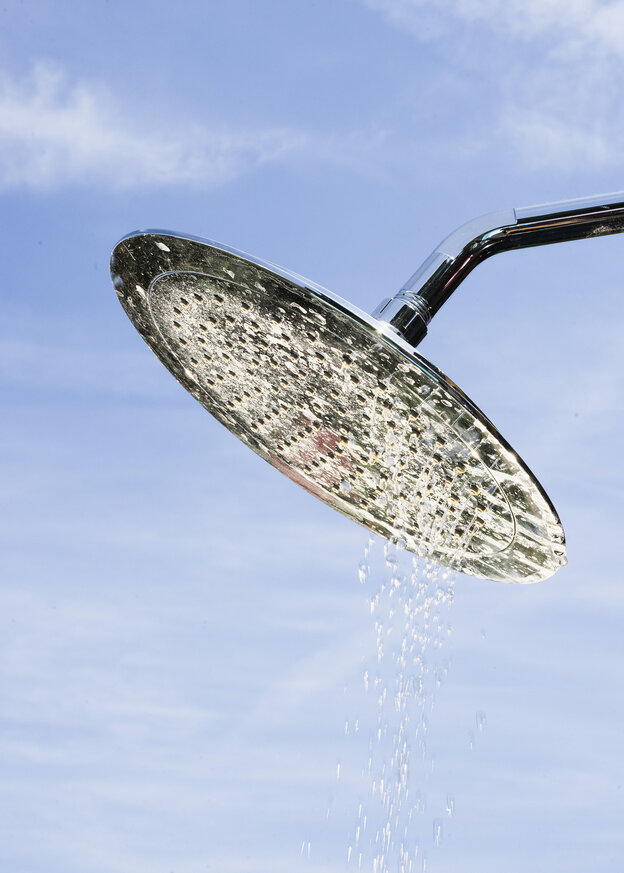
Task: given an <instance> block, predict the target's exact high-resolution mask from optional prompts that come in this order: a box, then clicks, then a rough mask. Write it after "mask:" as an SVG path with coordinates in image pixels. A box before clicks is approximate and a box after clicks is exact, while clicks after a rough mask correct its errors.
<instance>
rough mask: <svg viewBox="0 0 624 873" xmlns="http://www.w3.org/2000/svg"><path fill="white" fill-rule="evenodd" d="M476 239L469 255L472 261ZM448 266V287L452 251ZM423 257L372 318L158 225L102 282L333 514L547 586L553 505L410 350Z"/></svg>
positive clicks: (189, 378) (151, 341) (181, 370)
mask: <svg viewBox="0 0 624 873" xmlns="http://www.w3.org/2000/svg"><path fill="white" fill-rule="evenodd" d="M514 215H517V213H514ZM500 227H503V225H500ZM505 227H506V228H507V230H506V232H507V231H509V227H510V223H509V222H508V225H506V226H505ZM618 229H620V228H618ZM604 232H613V231H604ZM501 233H502V231H501ZM482 235H484V234H483V233H482ZM465 236H466V234H465V233H464V237H465ZM468 236H470V234H468ZM474 238H475V235H474V234H472V237H471V239H470V240H469V241H468V240H465V239H464V241H463V242H464V247H465V246H467V245H468V244H469V243H470V245H472V247H473V251H474V250H475V244H474ZM450 239H452V237H451V238H450ZM546 241H553V240H546ZM529 244H539V243H537V242H533V243H529ZM507 247H516V246H507ZM447 249H448V251H449V252H450V249H449V248H448V247H447ZM497 250H501V247H500V245H499V248H498V249H497ZM464 254H465V253H464ZM485 256H487V255H485ZM432 257H433V260H434V261H435V262H439V261H440V257H439V256H438V253H434V256H432ZM483 257H484V255H483V254H482V253H481V255H480V259H481V260H482V259H483ZM442 258H443V266H445V268H446V273H444V270H442V272H443V273H444V279H445V281H446V285H448V284H449V281H448V273H449V264H451V266H452V265H453V264H455V263H456V262H461V261H462V252H461V251H459V252H456V253H455V254H453V253H452V252H450V253H447V251H446V250H444V251H443V254H442ZM475 259H476V256H475ZM464 260H465V257H464ZM430 262H432V259H431V258H430V259H429V261H428V262H425V265H424V271H421V273H422V274H423V275H425V276H426V278H425V280H424V282H422V283H421V284H420V286H418V287H417V284H418V283H417V282H415V281H412V283H411V285H410V286H409V287H408V288H406V289H403V290H402V292H400V294H399V295H398V297H397V298H394V299H392V300H390V301H384V303H383V304H382V305H381V306H380V309H379V310H378V313H379V316H380V317H372V316H370V315H367V314H366V313H364V312H361V311H360V310H358V309H357V308H356V307H354V306H352V305H350V304H349V303H347V302H346V301H344V300H342V299H340V298H339V297H336V296H335V295H333V294H331V293H330V292H329V291H326V290H325V289H323V288H320V287H319V286H317V285H315V284H313V283H311V282H308V281H306V280H305V279H302V278H301V277H299V276H297V275H295V274H292V273H289V272H287V271H285V270H282V269H280V268H277V267H274V266H271V265H268V264H265V263H263V262H261V261H258V260H256V259H254V258H251V257H249V256H248V255H244V254H242V253H240V252H236V251H234V250H232V249H229V248H226V247H224V246H221V245H216V244H214V243H211V242H208V241H204V240H200V239H197V238H193V237H188V236H182V235H178V234H172V233H167V232H161V231H146V232H139V233H135V234H131V235H130V236H128V237H126V238H124V239H123V240H121V242H120V243H118V245H117V246H116V247H115V250H114V252H113V255H112V260H111V274H112V278H113V283H114V286H115V289H116V291H117V294H118V296H119V298H120V300H121V302H122V305H123V306H124V309H125V311H126V313H127V315H128V316H129V318H130V320H131V321H132V323H133V324H134V326H135V327H136V328H137V330H138V331H139V333H140V334H141V336H142V337H143V339H144V340H145V341H146V342H147V344H148V345H149V346H150V347H151V349H152V350H153V351H154V352H155V354H156V355H157V356H158V357H159V358H160V360H161V361H162V363H163V364H164V365H165V366H166V367H167V368H168V369H169V370H170V371H171V372H172V373H173V375H174V376H175V377H176V378H177V379H178V381H179V382H181V383H182V385H183V386H184V387H185V388H186V389H187V390H188V391H189V392H190V393H191V394H192V395H193V396H194V397H195V398H196V399H197V400H198V401H199V402H200V403H201V404H202V405H203V406H204V407H205V408H206V409H207V410H208V411H209V412H211V413H212V415H214V416H215V418H217V419H218V420H219V421H220V422H221V423H222V424H224V425H225V426H226V427H227V428H229V429H230V430H231V431H232V432H233V433H234V434H235V435H236V436H237V437H239V439H241V440H242V441H243V442H244V443H246V444H247V445H248V446H249V447H250V448H252V449H253V450H254V451H255V452H256V453H257V454H258V455H260V456H261V457H262V458H264V459H265V460H266V461H268V462H269V463H270V464H272V465H273V466H274V467H276V468H277V469H278V470H280V471H281V472H282V473H284V474H285V475H286V476H288V477H289V478H290V479H292V480H293V481H294V482H296V483H297V484H299V485H301V486H302V487H303V488H305V489H306V490H307V491H309V492H310V493H311V494H313V495H315V496H316V497H318V498H320V499H321V500H322V501H324V502H325V503H326V504H327V505H328V506H331V507H333V508H334V509H336V510H338V511H339V512H341V513H343V514H344V515H346V516H348V517H349V518H351V519H353V520H354V521H356V522H358V523H359V524H361V525H363V526H364V527H366V528H368V529H369V530H371V531H373V532H375V533H378V534H380V535H382V536H384V537H387V538H389V539H391V540H394V541H396V542H398V543H400V544H402V545H403V546H404V547H405V548H407V549H408V550H409V551H411V552H414V553H417V554H421V555H424V556H427V557H430V558H431V559H433V560H435V561H437V562H439V563H441V564H444V565H447V566H450V567H453V568H456V569H458V570H460V571H462V572H464V573H468V574H471V575H475V576H480V577H484V578H488V579H495V580H500V581H505V582H535V581H538V580H540V579H544V578H546V577H548V576H550V575H552V573H554V572H555V571H556V570H557V568H558V567H560V566H561V565H563V564H565V560H566V559H565V538H564V534H563V530H562V527H561V524H560V521H559V518H558V516H557V513H556V511H555V509H554V508H553V506H552V504H551V502H550V501H549V499H548V497H547V496H546V494H545V492H544V490H543V489H542V487H541V486H540V484H539V482H538V481H537V480H536V479H535V477H534V476H533V475H532V473H531V472H530V471H529V469H528V468H527V466H526V465H525V464H524V463H523V461H522V460H521V459H520V457H519V456H518V455H517V454H516V452H515V451H514V450H513V449H512V448H511V447H510V446H509V444H508V443H507V442H506V441H505V440H504V439H503V438H502V437H501V435H500V434H499V433H498V431H497V430H496V428H495V427H494V425H493V424H492V423H491V422H490V421H489V420H488V419H487V418H486V416H485V415H484V414H483V413H482V412H481V411H480V410H479V409H478V408H477V407H476V406H475V405H474V403H472V401H471V400H469V398H468V397H467V396H466V395H465V394H464V393H463V392H462V391H461V390H460V389H459V388H458V387H457V386H456V385H455V384H454V383H453V382H451V381H450V380H449V379H448V378H447V377H446V376H444V375H443V374H442V373H441V372H440V371H439V370H438V369H437V368H436V367H435V366H434V365H433V364H431V363H429V362H428V361H427V360H425V358H423V357H422V356H421V355H419V354H418V353H417V352H416V351H415V350H414V342H415V341H416V340H417V339H418V338H419V336H418V334H420V335H422V334H423V326H424V328H425V329H426V324H427V323H428V321H429V320H430V318H431V314H432V310H433V308H434V306H435V304H437V303H439V298H440V289H439V288H438V296H437V297H436V295H435V294H434V293H433V290H435V281H432V275H433V276H434V278H435V275H436V270H437V275H438V276H439V275H440V264H439V263H438V264H437V267H436V268H435V269H434V270H433V272H432V270H431V269H430V266H427V264H428V263H429V264H430ZM464 270H465V265H464ZM464 274H465V273H464ZM416 276H417V277H418V276H419V274H416ZM457 284H459V283H458V282H457V283H456V285H457ZM456 285H455V287H456ZM419 288H420V289H422V288H424V290H425V292H426V294H423V295H421V296H419ZM432 289H433V290H432ZM444 293H446V292H444ZM449 294H450V292H449ZM427 295H428V296H427ZM446 296H447V297H448V294H447V295H446ZM444 299H446V297H445V298H444ZM432 300H433V304H432ZM442 302H444V301H442ZM439 305H441V303H440V304H439ZM437 308H439V306H438V307H437Z"/></svg>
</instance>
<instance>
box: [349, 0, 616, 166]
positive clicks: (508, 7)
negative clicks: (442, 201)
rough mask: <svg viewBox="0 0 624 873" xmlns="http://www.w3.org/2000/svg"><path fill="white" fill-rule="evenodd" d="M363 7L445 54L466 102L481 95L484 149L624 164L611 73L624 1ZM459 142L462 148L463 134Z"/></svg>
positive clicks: (460, 1) (540, 158)
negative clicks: (485, 111)
mask: <svg viewBox="0 0 624 873" xmlns="http://www.w3.org/2000/svg"><path fill="white" fill-rule="evenodd" d="M362 2H363V3H364V4H365V5H366V6H368V7H369V8H370V9H373V10H376V11H378V12H380V13H381V14H382V15H383V16H384V17H385V18H386V20H387V21H388V22H389V23H390V24H392V25H393V26H395V27H398V28H400V29H401V30H403V31H406V32H409V33H410V34H412V35H414V36H415V37H416V38H418V39H419V40H425V41H431V40H435V41H436V43H437V44H439V45H440V50H441V51H448V59H449V65H450V67H451V68H452V69H454V70H455V71H456V76H457V81H458V83H459V82H461V83H462V85H463V86H465V83H466V82H471V89H470V93H469V94H468V96H467V99H469V100H472V99H476V97H475V95H477V94H480V95H481V100H480V102H481V104H482V105H486V104H487V105H488V106H489V107H491V116H490V117H489V120H488V135H487V137H483V139H482V140H481V141H480V148H481V149H486V148H488V146H491V147H493V148H497V149H498V148H500V147H501V146H504V147H506V148H510V149H512V151H513V152H514V153H516V154H517V155H519V157H520V158H521V159H522V160H523V162H524V163H525V164H526V165H527V166H528V167H529V169H532V170H540V169H542V170H544V169H545V170H555V171H559V172H576V171H579V170H589V171H592V170H596V169H601V168H608V167H611V166H619V164H620V162H621V157H620V156H621V154H622V151H623V150H624V123H623V122H622V121H621V113H620V106H621V103H622V96H623V95H622V85H621V81H620V79H619V77H618V76H617V75H614V66H615V64H616V63H617V60H618V58H619V56H621V55H622V54H624V2H621V0H618V2H612V3H606V2H603V0H435V2H434V0H362ZM458 87H459V84H458ZM473 140H474V134H473V136H472V137H467V138H466V141H467V142H468V141H470V142H473ZM456 144H457V148H458V149H460V150H463V149H464V143H463V142H462V139H461V137H457V138H456Z"/></svg>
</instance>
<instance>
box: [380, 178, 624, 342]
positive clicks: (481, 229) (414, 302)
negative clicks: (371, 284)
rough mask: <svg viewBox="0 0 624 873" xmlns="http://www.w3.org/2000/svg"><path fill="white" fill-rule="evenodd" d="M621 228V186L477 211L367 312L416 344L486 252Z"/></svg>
mask: <svg viewBox="0 0 624 873" xmlns="http://www.w3.org/2000/svg"><path fill="white" fill-rule="evenodd" d="M622 231H624V192H622V191H619V192H617V193H615V194H601V195H599V196H597V197H588V198H583V199H580V200H567V201H563V202H560V203H547V204H543V205H540V206H529V207H524V208H521V209H507V210H505V211H503V212H491V213H489V214H488V215H482V216H480V217H479V218H475V219H473V220H472V221H469V222H467V223H466V224H464V225H462V226H461V227H459V228H458V229H457V230H456V231H454V232H453V233H452V234H451V235H450V236H448V237H447V238H446V239H445V240H443V242H441V243H440V245H439V246H438V248H437V249H436V250H435V251H434V252H433V253H432V254H431V255H430V256H429V257H428V258H427V260H426V261H425V262H424V263H423V264H422V266H421V267H419V269H418V270H417V271H416V272H415V273H414V275H413V276H412V277H411V278H410V279H409V280H408V282H406V284H405V285H404V286H403V288H402V289H401V290H400V291H399V293H398V294H396V295H395V296H394V297H388V298H386V299H385V300H382V302H381V303H380V304H379V306H378V307H377V309H376V310H375V312H374V313H373V315H374V316H376V317H377V318H380V319H382V320H383V321H385V322H387V323H388V324H389V325H390V326H391V327H392V329H393V330H395V331H396V332H397V333H398V334H399V335H400V336H402V337H403V338H404V339H406V340H407V341H408V342H409V343H410V344H411V345H412V346H417V345H418V343H420V342H421V341H422V340H423V339H424V337H425V335H426V333H427V328H428V325H429V322H430V321H431V319H432V318H433V316H434V315H435V314H436V312H437V311H438V310H439V309H440V307H441V306H442V305H443V304H444V303H445V302H446V301H447V300H448V299H449V297H450V296H451V294H452V293H453V292H454V291H455V289H456V288H457V287H458V285H459V284H460V283H461V282H463V280H464V279H465V278H466V276H467V275H468V274H469V273H470V272H472V270H474V268H475V267H476V266H477V265H478V264H480V263H481V262H482V261H484V260H485V259H486V258H489V257H491V256H492V255H495V254H498V253H499V252H507V251H512V250H514V249H522V248H530V247H532V246H542V245H550V244H551V243H558V242H568V241H570V240H578V239H590V238H593V237H596V236H604V235H607V234H612V233H621V232H622Z"/></svg>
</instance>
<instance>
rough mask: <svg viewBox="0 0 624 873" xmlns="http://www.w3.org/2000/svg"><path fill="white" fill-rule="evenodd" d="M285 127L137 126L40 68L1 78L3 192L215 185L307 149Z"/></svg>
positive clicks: (95, 93) (102, 96)
mask: <svg viewBox="0 0 624 873" xmlns="http://www.w3.org/2000/svg"><path fill="white" fill-rule="evenodd" d="M304 139H305V138H304V136H303V135H302V134H301V133H298V132H293V131H292V130H287V129H270V128H267V129H254V130H238V131H237V130H230V129H223V128H219V127H214V128H211V127H208V126H207V125H199V124H184V123H182V122H181V123H180V124H178V125H170V124H167V125H165V124H164V123H162V122H160V123H154V122H152V123H150V122H149V121H145V123H144V124H141V123H139V122H138V121H137V120H136V119H135V115H134V113H131V112H130V111H129V110H128V109H126V110H124V108H123V107H122V106H120V105H119V104H118V103H117V102H116V101H115V100H114V99H113V97H112V96H111V95H110V94H109V93H107V92H106V91H104V90H103V89H100V88H98V87H97V86H94V85H91V84H88V83H85V82H73V83H72V82H70V81H68V80H67V78H66V77H65V76H64V75H63V74H62V73H61V72H59V71H58V70H57V69H54V68H52V67H50V66H45V65H39V66H37V67H36V68H35V69H34V71H33V72H32V74H31V75H30V76H29V77H27V78H25V79H22V80H16V79H14V78H11V77H10V76H8V75H6V74H0V188H4V189H7V188H15V187H28V188H34V189H46V188H54V187H57V186H59V185H63V184H66V183H82V182H89V183H91V182H94V181H96V182H101V183H105V184H106V185H109V186H114V187H118V188H130V187H142V186H148V185H170V184H185V183H187V184H190V183H192V184H204V185H214V184H218V183H221V182H224V181H227V180H228V179H231V178H232V177H235V176H238V175H240V174H241V173H244V172H246V171H249V170H250V169H253V168H254V167H257V166H258V165H260V164H262V163H265V162H267V161H272V160H276V159H278V158H280V157H282V156H284V155H285V154H287V153H289V152H291V151H292V150H294V149H297V148H301V147H302V145H304Z"/></svg>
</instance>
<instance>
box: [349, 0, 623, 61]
mask: <svg viewBox="0 0 624 873" xmlns="http://www.w3.org/2000/svg"><path fill="white" fill-rule="evenodd" d="M364 2H365V4H366V5H367V6H368V7H370V8H371V9H376V10H378V11H380V12H382V13H384V14H385V15H386V16H387V18H388V19H389V21H391V22H392V23H393V24H396V25H398V26H401V27H407V28H409V29H410V30H413V31H414V32H416V33H421V32H423V28H422V22H423V15H429V14H431V13H434V14H435V15H436V16H438V18H449V17H454V18H457V19H460V20H463V21H465V22H473V23H479V24H486V25H489V26H491V27H492V28H493V29H495V30H498V31H502V32H504V33H508V34H510V35H512V36H514V37H518V38H523V39H531V40H532V39H535V38H539V37H542V36H543V37H546V38H547V40H548V41H549V42H551V43H552V44H553V46H559V47H562V46H568V47H570V48H577V49H581V48H582V49H584V50H586V49H588V48H593V49H595V50H597V51H600V52H604V51H609V52H613V53H614V54H618V55H619V54H622V53H623V52H624V4H623V3H621V2H615V3H605V2H604V0H364Z"/></svg>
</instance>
